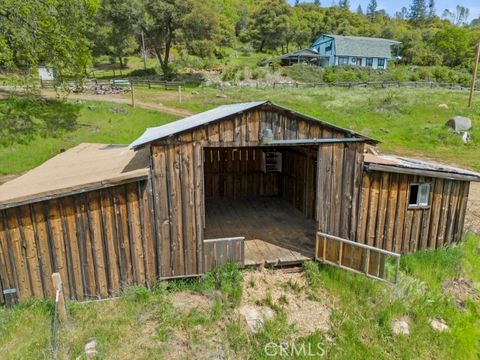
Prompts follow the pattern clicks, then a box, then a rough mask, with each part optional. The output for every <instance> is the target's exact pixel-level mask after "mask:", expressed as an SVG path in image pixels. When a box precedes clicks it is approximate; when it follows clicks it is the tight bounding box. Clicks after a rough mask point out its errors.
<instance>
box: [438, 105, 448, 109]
mask: <svg viewBox="0 0 480 360" xmlns="http://www.w3.org/2000/svg"><path fill="white" fill-rule="evenodd" d="M438 107H439V108H440V109H448V105H447V104H440V105H438Z"/></svg>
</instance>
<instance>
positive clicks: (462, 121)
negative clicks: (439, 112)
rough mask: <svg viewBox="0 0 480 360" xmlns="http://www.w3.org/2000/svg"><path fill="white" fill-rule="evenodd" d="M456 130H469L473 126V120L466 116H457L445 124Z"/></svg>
mask: <svg viewBox="0 0 480 360" xmlns="http://www.w3.org/2000/svg"><path fill="white" fill-rule="evenodd" d="M445 125H446V126H448V127H451V128H452V129H453V130H455V131H456V132H461V131H468V130H470V129H471V128H472V120H470V118H468V117H465V116H455V117H453V118H451V119H450V120H448V121H447V123H446V124H445Z"/></svg>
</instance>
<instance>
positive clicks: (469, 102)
mask: <svg viewBox="0 0 480 360" xmlns="http://www.w3.org/2000/svg"><path fill="white" fill-rule="evenodd" d="M479 61H480V41H479V42H478V45H477V56H476V57H475V65H474V68H473V78H472V87H471V88H470V96H469V97H468V107H471V106H472V99H473V92H474V91H475V83H476V82H477V71H478V62H479Z"/></svg>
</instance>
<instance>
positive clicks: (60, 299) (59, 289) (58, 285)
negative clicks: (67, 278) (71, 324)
mask: <svg viewBox="0 0 480 360" xmlns="http://www.w3.org/2000/svg"><path fill="white" fill-rule="evenodd" d="M52 281H53V290H54V292H55V302H56V303H57V306H58V320H60V322H61V323H64V322H65V321H66V320H67V308H66V306H65V294H64V293H63V282H62V278H61V276H60V273H53V274H52Z"/></svg>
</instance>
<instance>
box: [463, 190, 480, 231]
mask: <svg viewBox="0 0 480 360" xmlns="http://www.w3.org/2000/svg"><path fill="white" fill-rule="evenodd" d="M465 230H466V231H472V232H474V233H477V234H480V183H478V182H472V183H470V193H469V195H468V204H467V215H466V218H465Z"/></svg>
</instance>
